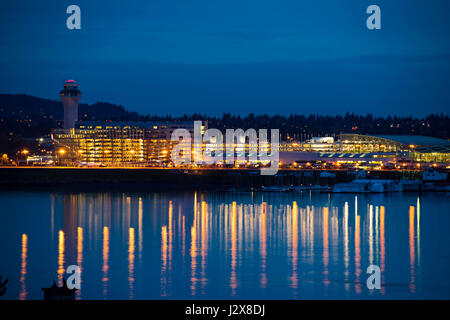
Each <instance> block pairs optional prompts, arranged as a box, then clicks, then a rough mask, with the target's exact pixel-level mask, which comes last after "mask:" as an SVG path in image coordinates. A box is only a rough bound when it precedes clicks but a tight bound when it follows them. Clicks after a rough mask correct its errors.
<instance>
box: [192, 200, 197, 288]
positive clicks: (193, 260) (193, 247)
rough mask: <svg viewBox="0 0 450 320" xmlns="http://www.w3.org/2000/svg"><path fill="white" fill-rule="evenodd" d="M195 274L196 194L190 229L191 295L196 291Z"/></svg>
mask: <svg viewBox="0 0 450 320" xmlns="http://www.w3.org/2000/svg"><path fill="white" fill-rule="evenodd" d="M196 272H197V193H195V196H194V222H193V223H192V227H191V294H192V295H195V291H196V283H197V278H196Z"/></svg>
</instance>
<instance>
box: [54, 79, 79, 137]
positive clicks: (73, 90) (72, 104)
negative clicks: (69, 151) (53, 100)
mask: <svg viewBox="0 0 450 320" xmlns="http://www.w3.org/2000/svg"><path fill="white" fill-rule="evenodd" d="M59 96H60V98H61V101H62V103H63V105H64V129H70V128H74V127H75V122H77V121H78V102H79V101H80V99H81V91H80V90H78V84H77V82H76V81H75V80H67V81H66V82H64V89H63V90H61V91H60V93H59Z"/></svg>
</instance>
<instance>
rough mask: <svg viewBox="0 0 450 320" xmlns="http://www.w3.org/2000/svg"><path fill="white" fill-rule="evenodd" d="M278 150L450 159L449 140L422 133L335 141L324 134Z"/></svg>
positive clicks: (335, 155) (347, 136)
mask: <svg viewBox="0 0 450 320" xmlns="http://www.w3.org/2000/svg"><path fill="white" fill-rule="evenodd" d="M280 151H281V152H300V153H308V152H309V153H311V152H312V153H322V154H327V156H326V158H329V159H330V161H332V160H333V161H334V160H336V161H338V160H339V161H340V160H341V159H342V158H348V159H356V158H359V157H360V156H359V155H364V157H366V155H367V154H370V155H371V157H378V158H395V157H402V158H410V159H412V160H414V161H417V162H438V163H449V162H450V141H448V140H444V139H438V138H433V137H424V136H403V135H360V134H341V135H340V136H339V140H337V141H334V139H333V138H331V137H324V138H312V139H310V140H307V141H305V142H289V143H282V144H281V145H280ZM334 158H336V159H334Z"/></svg>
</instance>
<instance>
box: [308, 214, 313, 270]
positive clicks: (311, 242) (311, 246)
mask: <svg viewBox="0 0 450 320" xmlns="http://www.w3.org/2000/svg"><path fill="white" fill-rule="evenodd" d="M307 214H308V217H309V219H310V221H309V245H310V252H309V255H310V257H311V258H310V259H311V262H310V263H311V264H312V263H314V207H312V208H311V209H310V208H309V206H308V207H307Z"/></svg>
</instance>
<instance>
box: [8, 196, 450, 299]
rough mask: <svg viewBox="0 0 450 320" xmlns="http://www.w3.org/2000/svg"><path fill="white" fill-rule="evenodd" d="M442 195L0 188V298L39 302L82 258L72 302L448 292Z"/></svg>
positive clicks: (447, 217) (448, 217)
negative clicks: (371, 270)
mask: <svg viewBox="0 0 450 320" xmlns="http://www.w3.org/2000/svg"><path fill="white" fill-rule="evenodd" d="M449 200H450V196H449V194H444V193H441V194H437V193H435V194H423V195H417V194H408V193H405V194H397V195H383V194H380V195H358V196H355V195H330V194H323V193H303V194H275V193H271V194H269V193H253V194H252V193H194V192H177V193H158V192H143V193H138V192H113V193H109V192H108V193H102V192H88V193H70V192H1V193H0V208H1V211H0V243H1V245H0V246H1V247H0V248H1V252H0V275H1V276H3V277H8V278H9V279H10V282H9V284H8V291H7V294H6V295H5V296H4V298H6V299H42V292H41V288H42V287H48V286H50V285H51V283H52V281H53V279H55V280H56V281H57V282H59V283H61V281H62V275H64V271H65V268H67V266H69V265H79V266H80V267H81V279H82V284H81V290H80V291H79V292H78V295H77V297H78V298H79V299H196V298H198V299H216V298H217V299H241V298H242V299H250V298H251V299H305V298H306V299H316V298H319V299H324V298H325V299H331V298H333V299H336V298H337V299H362V298H364V299H386V298H387V299H398V298H401V299H411V298H413V299H415V298H426V299H428V298H435V299H449V298H450V277H449V276H448V273H449V271H450V249H449V244H450V210H449V209H450V201H449ZM372 264H374V265H378V266H379V267H380V269H381V274H382V281H381V286H382V287H381V289H380V290H373V291H371V290H369V289H368V288H367V286H366V280H367V278H368V276H369V275H368V274H367V273H366V269H367V267H368V266H369V265H372Z"/></svg>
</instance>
